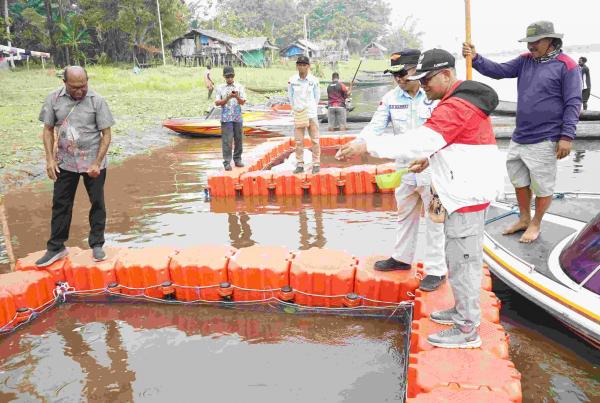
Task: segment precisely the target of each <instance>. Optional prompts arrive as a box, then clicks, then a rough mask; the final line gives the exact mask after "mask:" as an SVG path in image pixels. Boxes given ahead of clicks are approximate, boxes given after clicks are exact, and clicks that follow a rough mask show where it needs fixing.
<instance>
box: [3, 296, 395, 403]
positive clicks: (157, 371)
mask: <svg viewBox="0 0 600 403" xmlns="http://www.w3.org/2000/svg"><path fill="white" fill-rule="evenodd" d="M27 333H28V335H17V334H13V335H10V336H8V337H7V338H6V340H5V342H4V343H3V344H2V345H1V346H0V365H1V367H2V369H3V371H2V372H0V398H2V399H3V401H7V400H12V399H18V400H38V401H42V400H61V401H62V400H66V401H74V400H80V399H82V397H83V400H86V401H133V400H138V399H144V398H152V399H155V400H158V401H164V400H165V399H176V400H181V399H184V400H186V401H189V400H190V399H194V396H202V398H203V399H209V400H210V401H216V400H217V399H218V400H223V399H225V401H236V400H245V401H258V399H261V400H264V401H280V399H281V396H286V397H285V400H286V401H290V402H300V401H317V400H323V399H324V400H325V401H337V400H338V397H337V396H339V395H340V393H341V394H343V395H344V396H346V397H347V400H346V401H355V402H360V401H364V400H362V397H364V396H365V395H366V394H367V393H368V394H369V396H371V399H375V400H376V401H391V400H394V401H397V400H400V387H399V385H401V384H402V382H403V367H404V364H405V361H404V353H403V351H404V347H403V345H404V343H405V342H406V333H405V332H404V330H403V329H402V328H401V327H400V326H399V324H398V322H396V321H390V322H386V321H381V320H375V319H367V318H351V319H350V318H340V317H331V316H319V315H308V316H303V315H301V316H298V315H285V314H281V313H272V312H268V311H264V308H262V309H261V311H254V310H252V309H250V310H249V309H248V308H245V309H244V310H243V311H239V310H237V309H224V308H215V307H208V306H204V307H198V306H194V307H181V306H178V307H174V306H156V305H155V306H150V305H137V304H87V303H72V304H67V305H63V306H61V307H59V308H57V309H56V310H54V311H51V312H50V313H49V314H48V315H47V316H46V317H45V318H44V320H41V321H39V322H34V324H33V325H32V326H30V327H28V328H27ZM371 381H373V382H375V383H374V384H373V383H371ZM373 385H377V386H378V387H377V389H375V390H374V389H372V387H373ZM290 391H294V392H293V393H291V394H290ZM265 399H266V400H265Z"/></svg>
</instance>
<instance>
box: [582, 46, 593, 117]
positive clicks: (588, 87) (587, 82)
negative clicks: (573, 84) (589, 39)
mask: <svg viewBox="0 0 600 403" xmlns="http://www.w3.org/2000/svg"><path fill="white" fill-rule="evenodd" d="M586 63H587V58H586V57H583V56H582V57H580V58H579V67H580V68H581V81H582V84H583V86H582V87H581V88H582V90H581V98H582V99H581V100H582V101H583V110H584V111H585V110H587V103H588V99H590V92H591V91H592V79H591V78H590V68H589V67H588V66H587V65H586Z"/></svg>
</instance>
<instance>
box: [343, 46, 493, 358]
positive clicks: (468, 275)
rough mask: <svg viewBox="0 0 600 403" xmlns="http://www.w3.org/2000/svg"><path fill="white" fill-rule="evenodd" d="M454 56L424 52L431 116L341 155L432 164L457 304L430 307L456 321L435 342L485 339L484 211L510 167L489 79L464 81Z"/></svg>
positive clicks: (457, 344)
mask: <svg viewBox="0 0 600 403" xmlns="http://www.w3.org/2000/svg"><path fill="white" fill-rule="evenodd" d="M454 63H455V61H454V57H453V56H452V55H451V54H450V53H448V52H446V51H445V50H442V49H431V50H428V51H427V52H424V53H423V54H422V55H421V57H420V60H419V64H418V65H417V70H416V72H415V74H414V75H413V76H411V77H410V79H412V80H419V81H420V82H421V87H422V88H423V89H424V90H425V92H426V94H427V98H428V99H430V100H440V102H439V104H438V106H437V107H436V108H435V109H434V110H433V112H432V114H431V117H430V118H429V119H428V120H427V121H426V122H425V124H423V125H422V126H420V127H418V128H416V129H413V130H411V131H410V133H407V134H410V135H405V136H402V137H401V138H397V137H385V136H374V137H371V138H368V139H367V140H366V141H365V142H359V143H350V144H347V145H345V146H343V147H342V148H341V149H340V151H339V152H338V157H339V158H346V157H350V156H353V155H357V154H362V153H367V152H368V153H370V154H371V155H373V156H376V157H380V158H391V159H396V158H409V159H413V160H414V161H413V163H412V164H411V170H413V171H420V170H422V169H425V168H426V167H427V166H431V175H432V185H433V188H434V189H435V191H436V194H435V195H434V201H435V200H436V198H437V199H439V201H440V202H441V205H442V206H443V208H442V212H443V213H444V210H445V218H444V233H445V235H446V241H445V249H446V260H447V263H448V279H449V281H450V285H451V287H452V292H453V294H454V301H455V306H453V307H448V309H446V310H443V311H438V312H433V313H432V314H431V320H433V321H434V322H437V323H442V324H447V325H453V326H452V327H450V328H448V329H445V330H442V331H441V332H438V333H435V334H432V335H430V336H429V338H428V341H429V342H430V343H431V344H433V345H434V346H438V347H446V348H476V347H479V346H481V338H480V337H479V331H478V327H479V324H480V318H481V308H480V303H479V293H480V288H481V276H482V265H483V245H482V243H483V230H484V222H485V220H484V215H485V210H486V208H487V207H488V206H489V204H490V201H492V200H494V199H495V198H496V197H497V196H498V195H499V194H500V192H501V191H502V187H503V179H504V169H503V162H502V156H501V155H500V153H499V151H498V147H497V146H496V139H495V136H494V132H493V130H492V122H491V120H490V118H489V115H490V113H491V112H492V111H493V110H494V109H495V108H496V106H497V105H498V95H497V94H496V92H495V91H494V90H493V89H492V88H491V87H489V86H487V85H485V84H482V83H478V82H475V81H460V80H458V79H457V78H456V72H455V70H454Z"/></svg>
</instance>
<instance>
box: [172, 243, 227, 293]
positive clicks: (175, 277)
mask: <svg viewBox="0 0 600 403" xmlns="http://www.w3.org/2000/svg"><path fill="white" fill-rule="evenodd" d="M236 251H237V249H235V248H233V247H231V246H229V245H218V246H212V245H203V246H196V247H193V248H188V249H183V250H181V251H179V253H178V254H176V255H175V256H173V257H172V258H171V262H170V265H169V272H170V274H171V281H172V282H173V283H174V284H177V285H181V286H185V287H186V288H184V287H176V288H175V296H176V298H177V299H178V300H180V301H194V300H207V301H218V300H219V299H220V298H221V297H220V295H219V293H218V290H217V288H216V287H215V288H205V289H193V288H187V287H203V286H212V285H218V284H221V283H225V282H227V280H228V276H227V266H228V264H229V259H230V258H231V256H233V255H234V253H235V252H236Z"/></svg>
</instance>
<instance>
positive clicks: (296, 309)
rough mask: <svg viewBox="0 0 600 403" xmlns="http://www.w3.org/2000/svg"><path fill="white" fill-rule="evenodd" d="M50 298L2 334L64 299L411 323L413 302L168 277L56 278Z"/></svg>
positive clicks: (407, 325) (21, 315)
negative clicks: (209, 293)
mask: <svg viewBox="0 0 600 403" xmlns="http://www.w3.org/2000/svg"><path fill="white" fill-rule="evenodd" d="M157 290H158V291H160V294H162V295H163V296H162V298H158V297H156V296H153V295H150V292H153V294H156V291H157ZM176 290H182V291H183V290H192V291H195V293H196V295H197V297H198V298H196V299H192V300H181V299H177V298H176ZM206 290H217V292H218V294H219V296H220V298H219V299H218V300H215V299H202V298H201V293H202V292H203V291H206ZM234 293H253V295H255V294H257V293H258V294H259V295H260V298H253V299H235V300H234V299H233V295H234ZM295 294H300V295H303V296H306V297H314V298H323V299H325V300H338V304H337V305H339V304H340V301H341V304H342V305H343V306H306V305H300V304H297V303H295V302H294V296H295ZM408 294H409V295H407V296H408V297H414V294H412V293H408ZM53 297H54V299H53V300H50V301H48V302H47V303H45V304H43V305H41V306H39V307H35V308H19V309H18V310H17V312H16V313H15V315H14V316H13V318H12V319H11V320H10V321H9V322H8V323H7V324H6V325H4V326H2V327H0V336H1V335H3V334H7V333H12V332H14V331H16V330H18V329H19V328H21V327H23V326H25V325H27V324H28V323H29V322H31V321H33V320H34V319H35V318H37V317H38V316H40V315H41V314H43V313H44V312H46V311H48V310H49V309H51V308H52V307H55V306H57V305H59V304H61V303H67V302H109V303H113V302H114V303H126V302H153V303H159V304H168V305H182V306H183V305H199V306H218V307H224V308H228V309H243V310H252V311H264V312H283V313H286V314H320V315H323V314H325V315H339V316H354V317H372V318H380V319H385V320H395V321H397V322H399V323H401V324H403V325H404V326H405V328H407V329H408V328H410V323H411V321H412V306H413V302H412V301H401V302H392V301H381V300H375V299H371V298H367V297H364V296H360V295H357V294H354V293H349V294H339V295H323V294H313V293H308V292H304V291H300V290H294V289H291V288H290V287H283V288H269V289H254V288H245V287H239V286H236V285H233V284H230V283H220V284H215V285H208V286H186V285H178V284H174V283H171V282H165V283H163V284H159V285H154V286H149V287H129V286H125V285H120V284H118V283H111V284H108V285H107V286H106V287H104V288H97V289H90V290H75V288H73V287H71V286H70V285H69V284H68V283H58V284H57V286H56V288H55V289H54V290H53Z"/></svg>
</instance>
